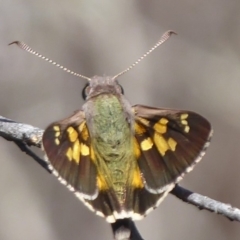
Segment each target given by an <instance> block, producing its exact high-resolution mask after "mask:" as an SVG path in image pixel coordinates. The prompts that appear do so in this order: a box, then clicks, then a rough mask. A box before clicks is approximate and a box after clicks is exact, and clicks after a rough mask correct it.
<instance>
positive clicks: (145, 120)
mask: <svg viewBox="0 0 240 240" xmlns="http://www.w3.org/2000/svg"><path fill="white" fill-rule="evenodd" d="M138 119H139V120H140V122H141V123H142V124H143V125H145V126H149V121H148V120H147V119H145V118H141V117H139V118H138Z"/></svg>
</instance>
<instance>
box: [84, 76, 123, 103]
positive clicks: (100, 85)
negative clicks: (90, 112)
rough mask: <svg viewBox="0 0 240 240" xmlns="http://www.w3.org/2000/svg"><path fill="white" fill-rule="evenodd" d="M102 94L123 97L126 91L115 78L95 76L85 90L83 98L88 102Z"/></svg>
mask: <svg viewBox="0 0 240 240" xmlns="http://www.w3.org/2000/svg"><path fill="white" fill-rule="evenodd" d="M100 94H113V95H117V96H119V95H123V94H124V91H123V88H122V86H121V85H120V84H119V83H118V81H117V80H116V79H115V78H113V77H108V76H104V77H99V76H94V77H93V78H91V80H90V81H88V83H87V84H86V85H85V87H84V88H83V90H82V97H83V99H84V100H88V99H90V98H94V97H96V96H99V95H100Z"/></svg>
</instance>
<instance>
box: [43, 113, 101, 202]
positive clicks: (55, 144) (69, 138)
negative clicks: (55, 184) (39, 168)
mask: <svg viewBox="0 0 240 240" xmlns="http://www.w3.org/2000/svg"><path fill="white" fill-rule="evenodd" d="M43 147H44V150H45V152H46V155H47V158H48V161H49V163H50V168H52V169H53V170H54V173H55V175H57V176H58V177H59V180H60V181H61V182H62V183H64V184H66V185H67V186H68V187H69V188H70V190H73V191H75V192H76V193H77V195H78V197H80V198H81V197H82V198H84V199H95V198H96V197H97V194H98V189H97V171H96V166H95V164H94V162H93V160H92V156H93V154H94V153H93V150H92V148H91V143H90V137H89V132H88V129H87V125H86V122H85V118H84V113H83V112H82V111H78V112H76V113H75V114H74V115H72V116H71V117H69V118H67V119H64V120H62V121H59V122H55V123H53V124H51V125H50V126H49V127H48V128H47V129H46V130H45V132H44V134H43Z"/></svg>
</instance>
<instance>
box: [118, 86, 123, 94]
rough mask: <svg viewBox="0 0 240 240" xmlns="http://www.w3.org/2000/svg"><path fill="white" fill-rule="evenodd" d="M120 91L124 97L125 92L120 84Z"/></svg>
mask: <svg viewBox="0 0 240 240" xmlns="http://www.w3.org/2000/svg"><path fill="white" fill-rule="evenodd" d="M118 90H119V92H120V93H121V94H122V95H124V90H123V87H122V85H120V84H118Z"/></svg>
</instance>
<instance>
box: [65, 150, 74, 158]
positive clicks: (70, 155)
mask: <svg viewBox="0 0 240 240" xmlns="http://www.w3.org/2000/svg"><path fill="white" fill-rule="evenodd" d="M66 156H67V158H68V160H69V161H72V156H73V152H72V148H68V150H67V152H66Z"/></svg>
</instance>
